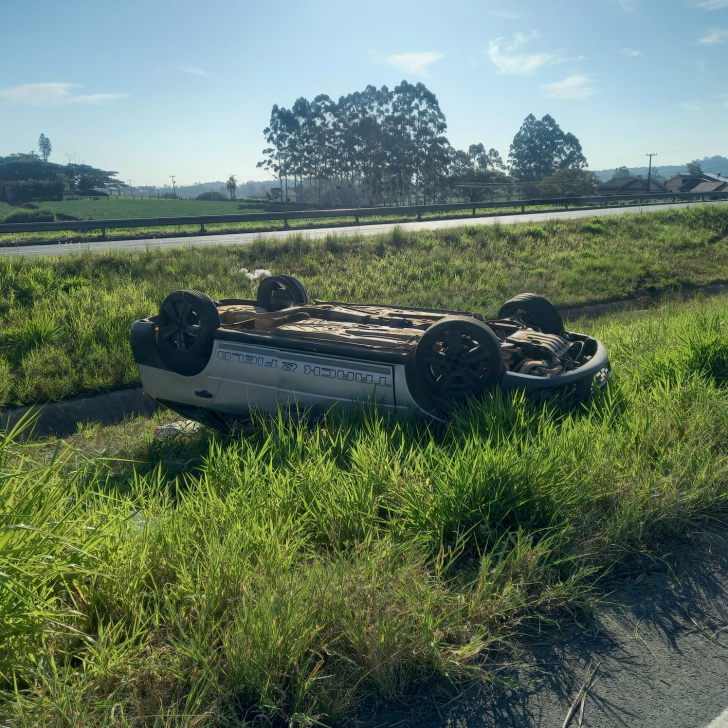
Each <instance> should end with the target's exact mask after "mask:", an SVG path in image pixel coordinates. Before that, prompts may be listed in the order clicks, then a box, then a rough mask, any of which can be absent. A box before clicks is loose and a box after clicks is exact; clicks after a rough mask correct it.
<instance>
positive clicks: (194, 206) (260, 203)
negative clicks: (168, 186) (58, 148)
mask: <svg viewBox="0 0 728 728" xmlns="http://www.w3.org/2000/svg"><path fill="white" fill-rule="evenodd" d="M33 204H34V205H36V206H37V207H40V208H43V209H44V210H50V211H51V212H56V213H63V214H67V215H73V216H74V218H76V219H78V220H106V219H118V218H129V217H182V216H185V215H235V214H240V215H242V214H246V213H249V212H279V211H281V210H286V209H290V208H291V207H292V206H291V205H285V204H283V205H282V204H281V203H278V202H266V201H265V200H234V201H230V202H214V201H210V200H157V199H151V200H150V199H148V198H147V199H142V198H139V197H120V196H116V195H115V196H111V197H78V198H75V199H73V198H72V199H66V200H47V201H43V202H34V203H33ZM15 209H16V208H14V207H11V206H10V205H8V204H7V203H0V221H2V218H3V217H4V216H5V215H6V214H8V213H9V212H11V211H12V210H15Z"/></svg>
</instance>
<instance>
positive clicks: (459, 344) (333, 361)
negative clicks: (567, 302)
mask: <svg viewBox="0 0 728 728" xmlns="http://www.w3.org/2000/svg"><path fill="white" fill-rule="evenodd" d="M131 346H132V350H133V352H134V358H135V360H136V363H137V364H138V366H139V376H140V378H141V381H142V384H143V386H144V389H145V391H146V393H147V395H148V396H149V397H151V398H152V399H154V400H156V401H157V402H159V403H160V404H162V405H164V406H166V407H169V408H170V409H172V410H175V411H176V412H179V413H180V414H182V415H183V416H185V417H188V418H190V419H194V420H198V421H200V422H203V423H205V424H208V425H211V426H214V427H218V428H223V429H227V428H229V427H230V426H232V425H234V423H236V422H240V421H244V420H245V419H246V418H248V417H249V415H250V413H251V412H252V411H257V412H261V413H271V414H272V413H277V412H278V411H279V409H280V408H284V409H289V408H290V407H295V408H297V410H298V411H306V412H310V413H313V414H317V413H321V412H323V411H325V410H327V409H329V408H331V407H332V406H333V405H342V404H344V405H347V404H353V403H367V402H368V403H376V405H377V406H378V408H379V409H380V410H381V411H384V412H392V413H396V414H402V415H409V414H414V415H416V416H420V417H426V418H431V419H435V420H440V421H442V420H445V419H447V417H448V416H449V415H450V414H451V413H452V412H453V411H454V410H455V409H457V408H458V407H459V406H461V405H462V404H463V403H465V402H467V401H471V400H477V399H480V398H482V397H483V396H484V395H485V393H486V392H488V390H491V389H493V388H495V387H500V388H502V389H505V390H509V389H523V390H525V391H526V392H527V393H528V394H530V395H533V396H535V397H539V398H545V397H553V396H554V395H560V396H562V397H564V398H568V399H569V400H583V399H586V398H588V397H589V396H591V394H592V392H593V391H594V390H595V387H604V386H605V385H606V383H607V381H608V380H609V378H610V376H611V371H610V368H609V361H608V357H607V352H606V349H605V348H604V345H603V344H602V343H601V342H600V341H598V340H596V339H593V338H592V337H590V336H586V335H584V334H579V333H574V332H570V331H569V332H567V331H564V326H563V322H562V319H561V316H560V315H559V313H558V311H557V310H556V309H555V308H554V307H553V306H552V305H551V303H549V302H548V301H547V300H546V299H545V298H542V297H541V296H537V295H534V294H531V293H523V294H521V295H520V296H516V297H515V298H513V299H511V300H510V301H507V302H506V303H505V304H504V305H503V306H502V307H501V309H500V311H499V312H498V316H497V317H496V318H494V319H485V318H484V317H483V316H482V315H480V314H477V313H463V312H457V311H442V310H432V309H423V308H406V307H403V306H376V305H359V304H347V303H334V302H323V301H315V302H314V303H309V301H308V295H307V293H306V289H305V288H304V286H303V284H302V283H301V282H300V281H299V280H298V279H297V278H294V277H293V276H286V275H280V276H273V277H269V278H266V279H264V280H263V281H262V282H261V284H260V285H259V287H258V292H257V298H256V300H255V301H252V300H245V299H235V298H231V299H224V300H220V301H213V300H212V299H210V298H209V297H208V296H206V295H205V294H204V293H200V292H199V291H176V292H174V293H172V294H170V295H169V296H167V298H166V299H165V300H164V301H163V302H162V305H161V307H160V311H159V314H157V315H156V316H151V317H149V318H146V319H142V320H140V321H135V322H134V324H132V328H131Z"/></svg>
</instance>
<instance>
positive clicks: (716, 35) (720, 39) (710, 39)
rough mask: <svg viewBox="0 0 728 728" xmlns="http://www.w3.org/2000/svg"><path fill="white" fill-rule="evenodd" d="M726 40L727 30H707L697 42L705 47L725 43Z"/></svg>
mask: <svg viewBox="0 0 728 728" xmlns="http://www.w3.org/2000/svg"><path fill="white" fill-rule="evenodd" d="M727 40H728V30H725V29H723V28H715V29H713V30H709V31H708V32H707V33H706V34H705V35H704V36H703V37H702V38H701V39H700V40H699V41H698V42H699V43H704V44H707V45H712V44H714V43H725V42H726V41H727Z"/></svg>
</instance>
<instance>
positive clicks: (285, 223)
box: [283, 217, 288, 228]
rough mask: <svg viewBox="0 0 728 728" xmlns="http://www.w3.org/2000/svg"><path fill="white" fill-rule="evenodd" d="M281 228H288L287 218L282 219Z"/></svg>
mask: <svg viewBox="0 0 728 728" xmlns="http://www.w3.org/2000/svg"><path fill="white" fill-rule="evenodd" d="M283 227H284V228H287V227H288V218H287V217H284V218H283Z"/></svg>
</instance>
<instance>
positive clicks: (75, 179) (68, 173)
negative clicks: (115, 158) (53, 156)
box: [54, 164, 119, 192]
mask: <svg viewBox="0 0 728 728" xmlns="http://www.w3.org/2000/svg"><path fill="white" fill-rule="evenodd" d="M54 166H55V167H58V169H59V176H60V178H61V179H64V180H65V181H66V182H68V186H69V187H70V188H71V190H73V191H77V192H86V191H88V190H92V189H95V188H97V187H107V186H108V185H112V184H118V183H119V180H117V179H114V178H115V176H116V175H117V174H118V172H106V171H105V170H103V169H97V168H96V167H91V166H90V165H88V164H64V165H63V166H61V165H60V164H56V165H54Z"/></svg>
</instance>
